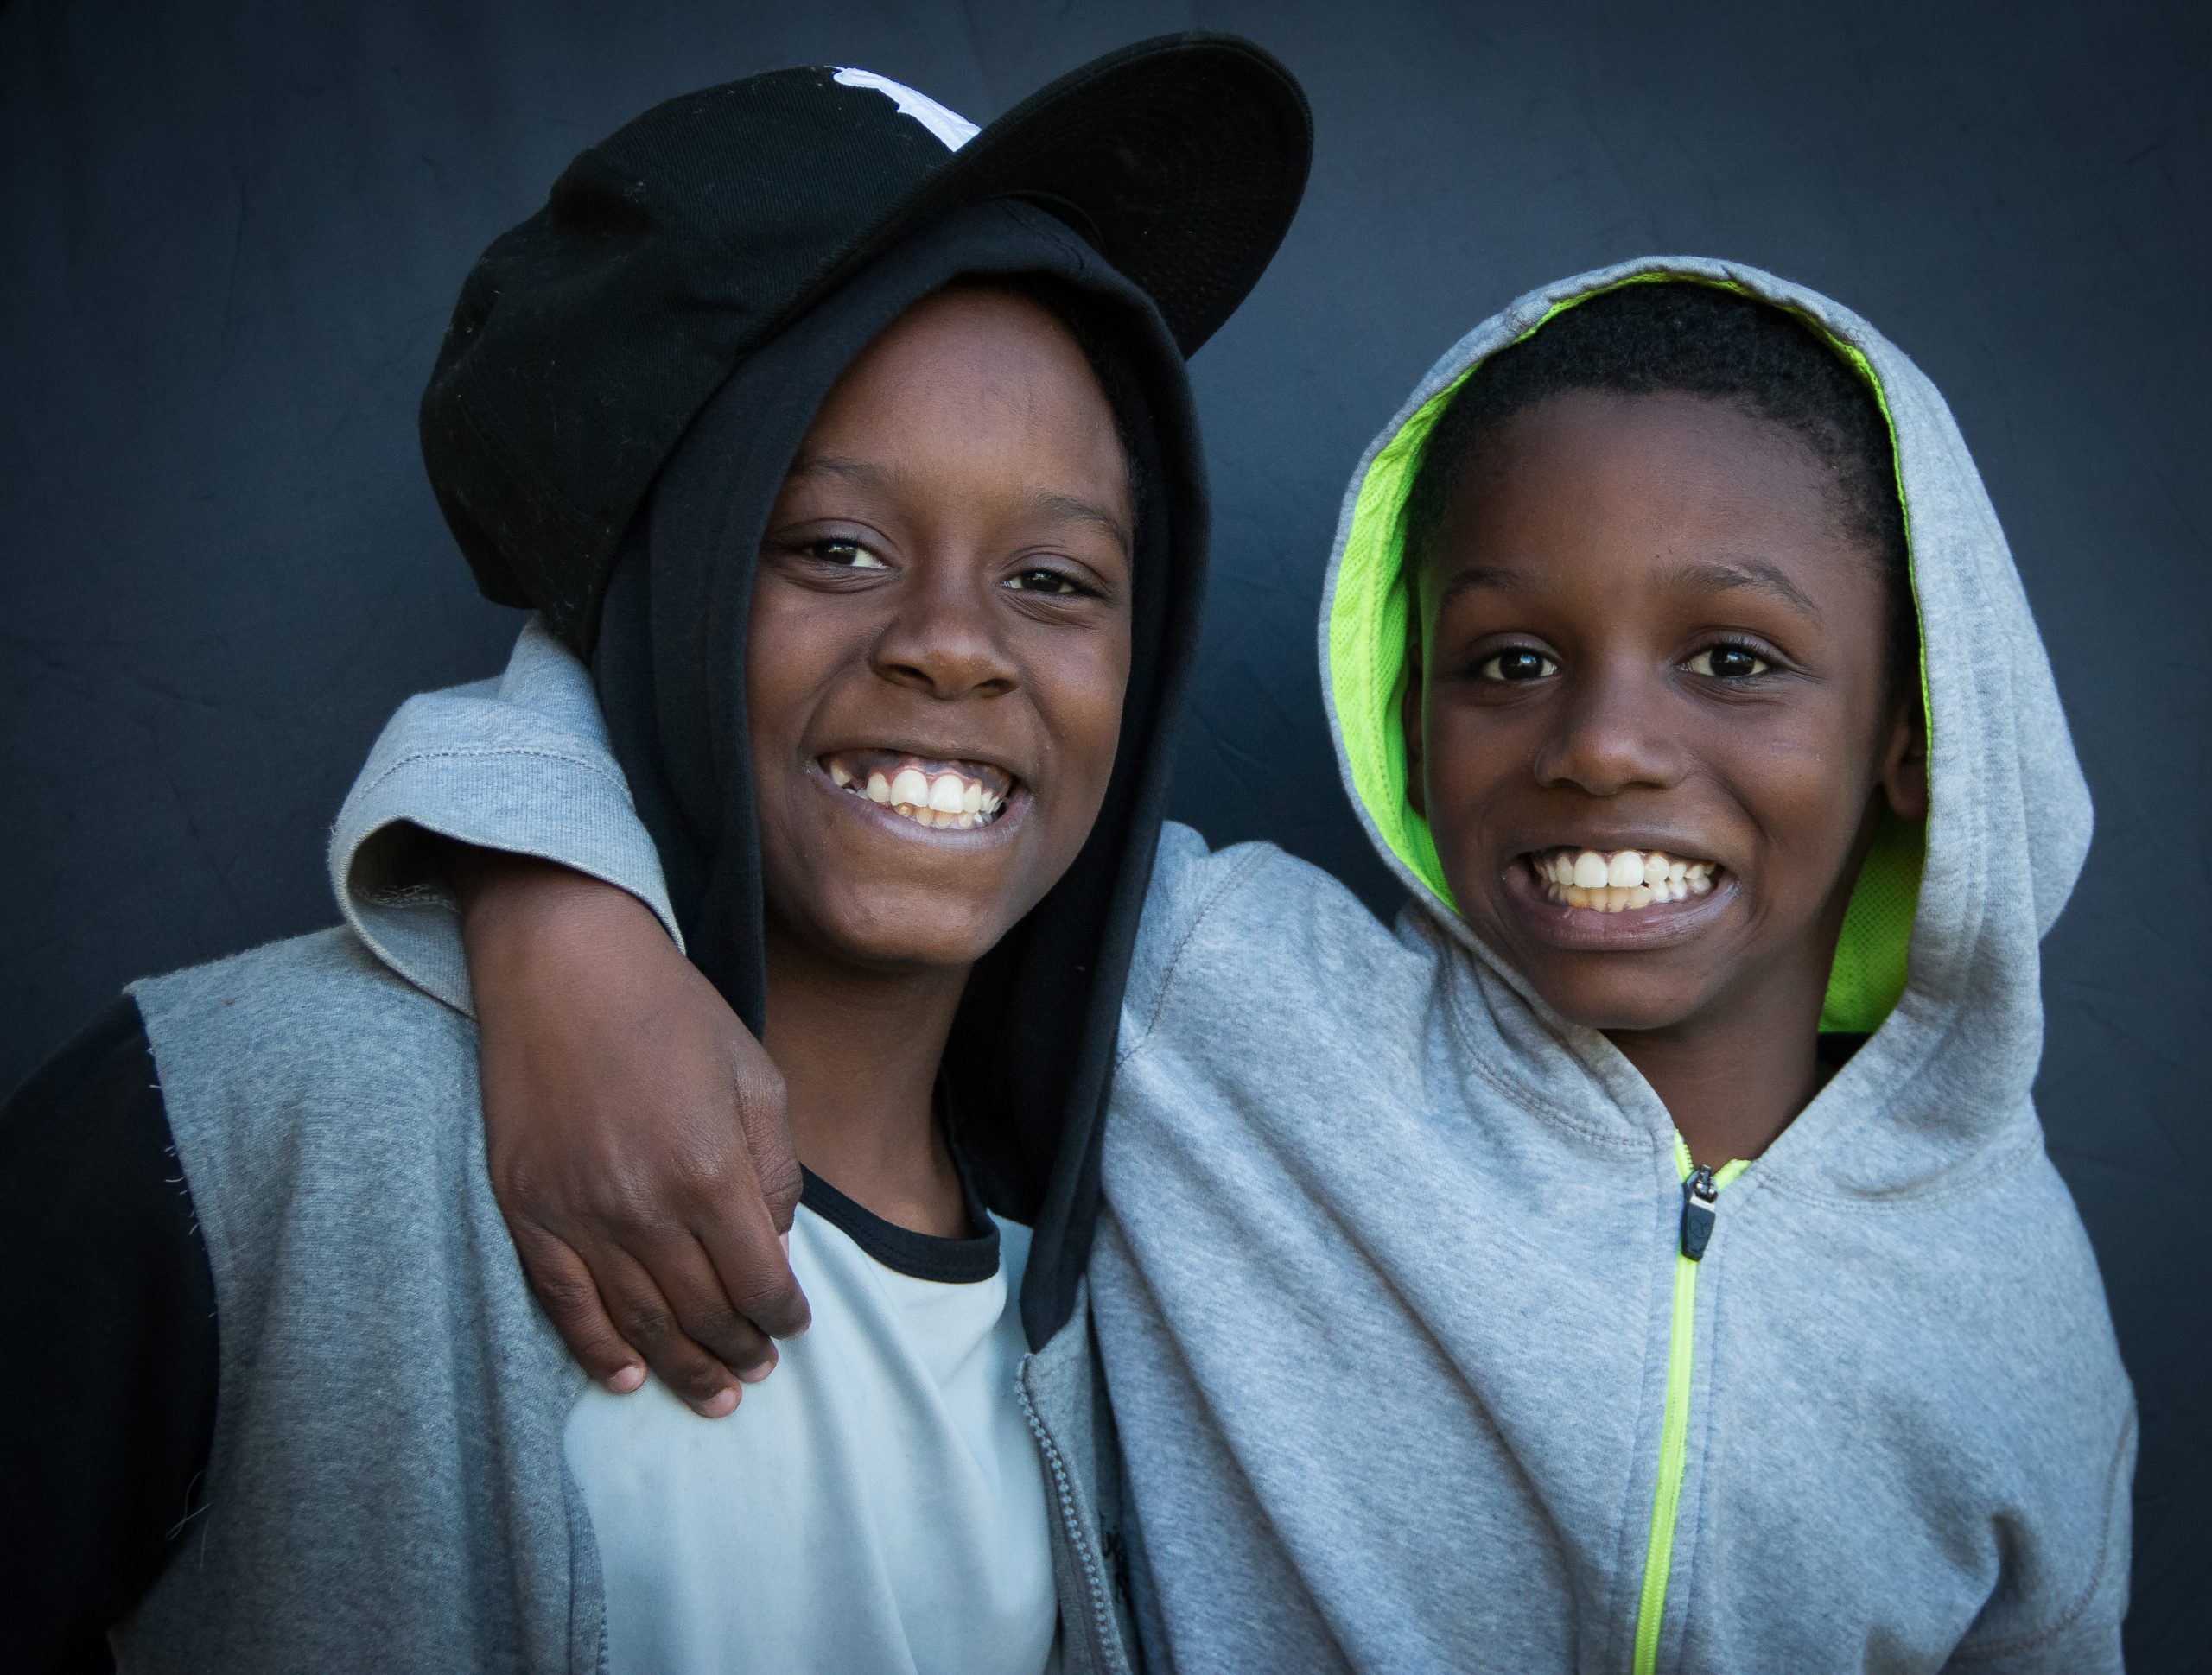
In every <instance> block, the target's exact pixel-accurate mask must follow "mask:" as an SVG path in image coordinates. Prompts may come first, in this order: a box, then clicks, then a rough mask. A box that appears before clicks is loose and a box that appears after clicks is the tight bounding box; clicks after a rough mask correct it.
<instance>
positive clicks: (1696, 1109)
mask: <svg viewBox="0 0 2212 1675" xmlns="http://www.w3.org/2000/svg"><path fill="white" fill-rule="evenodd" d="M1826 987H1827V981H1826V973H1825V972H1822V973H1821V977H1820V980H1818V981H1817V982H1815V983H1814V984H1812V985H1810V986H1809V993H1808V985H1807V984H1806V983H1805V982H1803V981H1802V980H1797V981H1783V982H1773V981H1770V982H1768V983H1764V984H1762V985H1759V986H1758V987H1756V988H1755V989H1753V990H1752V991H1751V993H1746V994H1744V995H1741V996H1732V997H1729V998H1727V999H1724V1000H1722V1001H1720V1002H1719V1003H1717V1004H1715V1005H1713V1006H1709V1007H1707V1009H1706V1012H1707V1017H1706V1018H1696V1019H1693V1020H1690V1021H1689V1022H1687V1023H1683V1024H1678V1025H1672V1026H1670V1027H1669V1028H1667V1029H1663V1030H1609V1031H1606V1032H1605V1033H1606V1037H1607V1038H1608V1039H1609V1040H1611V1042H1612V1044H1613V1045H1615V1046H1616V1047H1618V1048H1619V1049H1620V1050H1621V1054H1622V1056H1624V1058H1626V1059H1627V1060H1628V1062H1629V1063H1631V1064H1633V1065H1635V1066H1636V1068H1637V1070H1638V1071H1639V1072H1641V1073H1642V1075H1643V1079H1644V1080H1645V1081H1646V1082H1649V1083H1650V1084H1651V1087H1652V1090H1653V1091H1654V1092H1655V1093H1656V1094H1658V1095H1659V1098H1660V1101H1661V1102H1662V1103H1663V1104H1664V1105H1665V1106H1666V1107H1667V1113H1668V1115H1669V1116H1671V1117H1672V1118H1673V1119H1674V1120H1675V1132H1676V1133H1679V1134H1681V1137H1682V1139H1683V1140H1684V1141H1685V1142H1686V1143H1687V1144H1688V1146H1689V1149H1690V1158H1691V1160H1692V1161H1693V1162H1694V1163H1698V1164H1703V1165H1704V1166H1706V1167H1707V1168H1710V1169H1718V1168H1719V1166H1720V1165H1721V1164H1725V1163H1728V1162H1731V1161H1732V1160H1733V1159H1735V1158H1756V1157H1758V1155H1759V1154H1760V1153H1761V1152H1764V1151H1765V1150H1766V1149H1767V1147H1768V1146H1770V1145H1773V1144H1774V1142H1775V1139H1776V1138H1777V1136H1778V1135H1780V1134H1781V1133H1782V1131H1783V1129H1785V1128H1787V1127H1789V1125H1790V1123H1791V1122H1792V1121H1794V1120H1796V1116H1797V1113H1799V1112H1800V1111H1802V1110H1803V1109H1804V1108H1805V1107H1806V1106H1808V1104H1810V1103H1811V1102H1812V1099H1813V1095H1814V1094H1815V1093H1817V1092H1819V1091H1820V1058H1819V1044H1820V1035H1819V1031H1820V1023H1821V997H1822V995H1823V993H1825V991H1826ZM1808 1001H1809V1004H1808Z"/></svg>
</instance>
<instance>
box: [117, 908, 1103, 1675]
mask: <svg viewBox="0 0 2212 1675" xmlns="http://www.w3.org/2000/svg"><path fill="white" fill-rule="evenodd" d="M455 938H456V932H455V930H454V926H453V924H452V922H451V920H450V918H449V917H448V919H447V920H446V921H445V922H444V924H443V926H442V932H441V928H440V927H439V925H438V923H437V922H436V921H435V919H425V920H423V922H422V923H420V924H418V926H417V927H416V931H415V934H414V935H413V936H411V937H410V940H409V941H408V942H407V944H406V946H407V947H408V948H409V949H410V950H411V951H412V952H414V953H415V954H416V955H420V956H423V957H424V958H426V959H427V960H428V961H429V963H430V964H431V965H432V966H433V967H436V968H441V969H443V968H446V967H445V965H444V964H442V962H450V961H455V960H457V956H458V951H459V950H458V942H457V940H455ZM131 993H132V994H133V996H134V997H135V998H136V999H137V1004H138V1007H139V1010H140V1012H141V1013H142V1014H143V1017H144V1018H145V1023H146V1033H147V1037H148V1039H149V1041H150V1042H151V1044H152V1046H153V1051H154V1060H155V1065H156V1069H157V1070H158V1072H159V1074H160V1076H161V1082H162V1100H163V1102H164V1103H165V1105H166V1107H167V1108H168V1120H169V1126H170V1129H171V1132H172V1133H174V1135H175V1144H176V1149H177V1158H178V1161H179V1163H180V1164H181V1166H182V1168H183V1171H184V1174H185V1177H186V1179H187V1180H188V1181H189V1182H190V1183H191V1190H192V1201H193V1206H194V1209H195V1211H196V1212H197V1214H198V1215H199V1219H200V1230H201V1232H202V1234H204V1235H205V1237H206V1240H207V1256H208V1262H209V1265H210V1267H211V1269H212V1270H213V1275H214V1280H215V1293H216V1298H217V1306H218V1312H219V1317H220V1321H221V1333H220V1339H221V1396H220V1399H219V1404H218V1406H217V1412H216V1425H215V1434H214V1438H213V1445H212V1447H211V1450H210V1452H209V1456H208V1463H207V1507H206V1510H205V1512H204V1513H202V1514H200V1518H199V1520H197V1522H196V1524H195V1526H194V1530H193V1532H192V1534H191V1535H190V1537H189V1538H188V1540H187V1541H186V1542H185V1543H184V1544H183V1545H182V1547H181V1551H179V1552H178V1554H177V1555H176V1557H175V1558H174V1559H173V1560H172V1561H171V1563H170V1564H169V1566H168V1569H167V1570H165V1571H164V1572H163V1573H162V1577H161V1580H160V1581H159V1582H158V1583H156V1584H155V1587H154V1589H153V1590H152V1591H151V1592H150V1593H149V1595H148V1596H147V1597H146V1599H145V1600H144V1601H143V1602H142V1603H141V1605H140V1606H139V1608H138V1609H137V1611H136V1612H135V1613H133V1614H132V1615H131V1616H130V1618H129V1619H128V1620H127V1621H125V1622H124V1623H123V1624H122V1625H121V1626H120V1627H118V1630H117V1631H116V1635H115V1640H116V1644H117V1646H118V1651H119V1653H120V1654H121V1662H122V1667H123V1669H124V1671H126V1672H130V1675H137V1672H140V1671H151V1672H162V1671H178V1672H184V1671H191V1672H202V1675H207V1672H232V1671H278V1670H285V1671H290V1670H302V1671H304V1670H313V1671H315V1672H318V1675H345V1672H360V1675H372V1672H373V1675H383V1672H389V1671H394V1670H404V1671H407V1672H409V1675H442V1672H450V1675H488V1672H506V1671H515V1672H520V1671H525V1670H527V1671H532V1672H552V1671H562V1670H566V1671H570V1672H574V1675H595V1672H597V1671H598V1670H599V1669H600V1667H601V1640H602V1639H603V1635H604V1631H605V1623H606V1596H605V1593H604V1590H603V1589H602V1586H601V1570H600V1563H599V1556H598V1550H597V1547H596V1545H594V1538H593V1533H592V1530H591V1527H590V1523H589V1520H588V1517H587V1516H586V1513H585V1511H584V1503H583V1500H582V1496H581V1494H579V1493H578V1492H577V1490H576V1488H575V1481H574V1479H573V1478H572V1476H571V1475H569V1470H568V1468H567V1466H566V1463H565V1460H564V1456H563V1446H562V1436H563V1428H564V1426H565V1425H566V1424H567V1422H568V1418H569V1412H570V1410H571V1408H572V1407H573V1405H574V1404H575V1399H576V1398H577V1396H578V1395H579V1394H580V1393H582V1389H583V1374H582V1372H581V1371H580V1370H579V1369H578V1368H577V1367H576V1366H575V1363H574V1362H573V1361H570V1360H569V1356H568V1352H567V1351H566V1350H565V1349H564V1348H563V1347H562V1345H561V1342H560V1340H559V1339H558V1338H557V1337H556V1336H555V1335H554V1332H553V1330H552V1328H551V1326H550V1324H549V1323H548V1322H547V1321H546V1319H545V1317H543V1315H542V1314H541V1313H540V1312H539V1311H538V1310H537V1305H536V1304H535V1303H533V1302H532V1300H531V1295H530V1291H529V1288H528V1286H527V1285H525V1283H524V1278H523V1275H522V1270H521V1267H520V1266H519V1264H518V1261H517V1259H516V1257H515V1253H514V1248H513V1247H512V1245H511V1244H510V1243H509V1241H508V1238H507V1233H506V1228H505V1224H504V1223H503V1222H502V1221H500V1219H499V1209H498V1206H497V1205H496V1204H495V1203H494V1202H493V1198H492V1191H491V1186H490V1183H489V1181H488V1180H487V1178H486V1175H485V1166H484V1138H483V1122H482V1120H481V1115H480V1106H479V1103H478V1095H477V1084H476V1032H475V1030H474V1026H473V1025H471V1024H470V1023H469V1022H468V1020H467V1018H466V1017H465V1016H464V1015H463V1014H462V1013H461V1012H460V1011H459V1010H458V1009H457V1008H455V1007H454V1006H449V1005H448V1004H445V1003H443V1002H442V1001H440V1000H438V999H435V998H434V997H432V996H431V995H430V994H429V993H427V992H425V991H424V990H423V989H421V988H418V987H411V986H410V985H409V984H407V983H406V982H404V981H403V980H401V979H400V978H398V977H397V976H396V975H395V974H393V973H392V972H391V971H390V970H388V969H386V968H385V966H383V965H381V964H379V963H378V961H377V960H376V959H374V958H373V957H372V956H371V955H370V954H369V952H368V951H367V950H366V949H364V948H363V947H362V945H361V943H360V942H359V940H358V938H356V937H355V936H354V935H353V933H352V932H351V931H350V930H346V929H334V930H328V931H324V932H321V933H320V934H317V935H315V936H303V937H299V938H296V939H295V940H293V941H290V942H277V943H272V944H270V945H269V946H267V947H265V948H260V949H254V950H253V951H252V952H251V953H247V954H243V955H238V956H237V957H235V958H233V959H229V960H225V961H219V962H217V963H216V964H213V965H208V966H201V967H198V968H194V969H192V970H189V971H183V972H178V973H175V974H172V975H170V976H167V977H160V978H154V979H151V980H147V981H145V982H142V983H139V984H137V985H135V986H134V987H133V988H132V990H131ZM1019 1399H1020V1403H1021V1405H1022V1410H1023V1412H1024V1415H1025V1417H1026V1418H1027V1420H1028V1422H1029V1424H1030V1426H1031V1428H1032V1430H1033V1432H1034V1433H1035V1434H1036V1436H1037V1437H1038V1442H1039V1452H1040V1454H1041V1455H1042V1456H1043V1458H1044V1460H1045V1462H1046V1478H1047V1481H1048V1484H1049V1486H1050V1494H1051V1500H1052V1506H1051V1513H1052V1545H1053V1555H1052V1568H1053V1573H1054V1577H1055V1579H1056V1581H1057V1582H1058V1584H1059V1589H1060V1593H1061V1599H1060V1615H1061V1636H1060V1653H1061V1661H1060V1664H1059V1665H1058V1666H1059V1667H1060V1668H1061V1669H1062V1670H1063V1671H1065V1672H1068V1675H1114V1672H1119V1671H1124V1670H1126V1669H1127V1668H1128V1661H1127V1656H1126V1653H1125V1652H1124V1649H1123V1648H1124V1645H1125V1634H1124V1631H1123V1629H1122V1625H1121V1622H1120V1620H1119V1618H1118V1617H1117V1615H1116V1607H1115V1605H1114V1603H1113V1602H1112V1601H1111V1600H1110V1599H1109V1595H1108V1589H1107V1583H1106V1578H1105V1571H1104V1567H1103V1564H1102V1563H1101V1560H1100V1555H1101V1553H1102V1552H1103V1551H1104V1536H1103V1532H1102V1531H1101V1529H1100V1528H1099V1526H1098V1524H1097V1522H1096V1520H1097V1513H1098V1509H1097V1507H1096V1502H1095V1501H1094V1500H1092V1499H1090V1498H1089V1497H1088V1492H1087V1491H1086V1492H1084V1494H1078V1493H1077V1488H1076V1484H1077V1481H1078V1480H1080V1481H1084V1482H1087V1481H1090V1479H1091V1478H1092V1477H1094V1476H1096V1466H1095V1463H1094V1462H1093V1457H1092V1455H1093V1450H1094V1449H1095V1447H1096V1443H1095V1442H1094V1438H1093V1421H1092V1418H1091V1408H1092V1405H1093V1401H1094V1392H1093V1380H1092V1374H1091V1365H1090V1334H1089V1323H1088V1319H1087V1317H1086V1314H1085V1312H1084V1310H1082V1309H1081V1308H1078V1309H1077V1312H1076V1316H1075V1318H1074V1319H1073V1320H1072V1321H1071V1322H1070V1323H1069V1324H1068V1326H1067V1327H1066V1328H1065V1329H1064V1330H1063V1331H1062V1332H1061V1333H1060V1335H1059V1336H1058V1337H1056V1338H1054V1339H1053V1340H1052V1342H1049V1343H1047V1344H1046V1347H1045V1348H1043V1349H1041V1350H1039V1351H1038V1352H1037V1353H1036V1354H1035V1355H1031V1356H1029V1357H1028V1358H1027V1360H1026V1361H1025V1362H1024V1363H1023V1367H1022V1374H1021V1390H1020V1397H1019Z"/></svg>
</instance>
